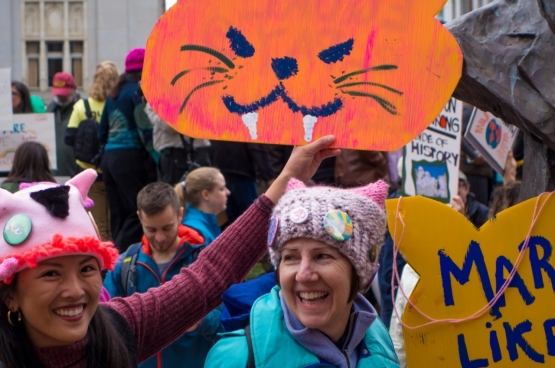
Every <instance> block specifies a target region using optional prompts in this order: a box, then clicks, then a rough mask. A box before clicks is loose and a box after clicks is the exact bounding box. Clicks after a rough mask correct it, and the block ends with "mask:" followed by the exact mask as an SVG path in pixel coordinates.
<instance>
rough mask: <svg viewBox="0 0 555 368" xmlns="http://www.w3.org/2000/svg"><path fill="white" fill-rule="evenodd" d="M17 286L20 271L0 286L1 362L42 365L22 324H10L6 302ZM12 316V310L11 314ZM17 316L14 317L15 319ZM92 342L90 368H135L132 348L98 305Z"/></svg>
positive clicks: (9, 367) (18, 367) (28, 367)
mask: <svg viewBox="0 0 555 368" xmlns="http://www.w3.org/2000/svg"><path fill="white" fill-rule="evenodd" d="M16 288H17V274H16V275H15V277H14V279H13V281H12V283H11V284H9V285H5V284H4V283H1V285H0V315H1V317H0V362H2V364H3V365H4V367H5V368H43V367H44V366H43V365H42V363H41V362H40V359H39V357H38V355H37V353H36V351H35V348H34V347H33V344H32V343H31V341H30V340H29V338H28V337H27V333H26V332H25V327H24V326H23V323H20V324H19V325H17V326H12V325H10V324H9V323H8V319H7V314H8V307H7V306H6V303H5V301H6V300H7V299H8V297H9V296H10V294H11V293H13V292H14V291H15V290H16ZM12 315H13V313H12ZM15 320H16V318H15V317H12V322H15ZM87 335H88V336H89V342H88V344H87V348H86V350H87V351H86V357H87V367H90V368H96V367H100V368H111V367H118V368H120V367H121V368H135V367H136V365H133V363H132V357H130V356H129V353H128V351H129V349H128V348H127V345H126V343H125V341H124V340H123V338H122V336H121V335H120V334H119V333H118V332H117V331H116V329H115V328H114V322H113V321H111V320H110V318H109V317H108V315H107V313H106V312H105V311H104V310H103V308H102V307H100V306H98V307H97V309H96V312H95V313H94V315H93V317H92V319H91V322H90V323H89V328H88V331H87Z"/></svg>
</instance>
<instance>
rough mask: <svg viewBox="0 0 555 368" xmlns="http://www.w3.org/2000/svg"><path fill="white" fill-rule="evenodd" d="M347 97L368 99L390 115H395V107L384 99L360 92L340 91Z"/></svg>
mask: <svg viewBox="0 0 555 368" xmlns="http://www.w3.org/2000/svg"><path fill="white" fill-rule="evenodd" d="M341 92H343V93H345V94H347V95H350V96H354V97H368V98H371V99H373V100H374V101H376V102H377V103H379V104H380V106H381V107H383V109H384V110H385V111H387V112H388V113H390V114H391V115H397V107H395V105H393V104H392V103H391V102H389V101H387V100H386V99H384V98H382V97H380V96H376V95H373V94H371V93H366V92H360V91H341Z"/></svg>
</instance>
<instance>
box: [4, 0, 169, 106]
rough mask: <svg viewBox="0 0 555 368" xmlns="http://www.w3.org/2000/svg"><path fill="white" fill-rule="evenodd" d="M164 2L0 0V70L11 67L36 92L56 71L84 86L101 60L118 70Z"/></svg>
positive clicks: (141, 43)
mask: <svg viewBox="0 0 555 368" xmlns="http://www.w3.org/2000/svg"><path fill="white" fill-rule="evenodd" d="M164 6H165V4H164V0H2V1H1V2H0V50H2V52H1V53H0V68H5V67H10V68H12V79H14V80H21V81H23V82H25V83H26V84H27V85H29V87H30V88H31V89H32V91H33V93H37V94H41V95H48V91H49V89H50V87H51V85H52V77H53V75H54V74H55V73H56V72H59V71H66V72H69V73H72V74H73V75H74V76H75V81H76V83H77V84H78V85H79V86H80V87H86V86H88V85H89V84H90V83H91V81H92V77H93V74H94V69H95V67H96V65H97V64H99V63H100V62H102V61H104V60H111V61H113V62H115V63H116V65H117V66H118V69H119V70H120V71H123V64H124V59H125V56H126V54H127V52H128V51H129V50H130V49H132V48H134V47H144V46H145V44H146V40H147V38H148V35H149V34H150V31H151V29H152V27H153V26H154V24H155V23H156V21H157V20H158V18H159V17H160V16H161V15H162V13H163V12H164Z"/></svg>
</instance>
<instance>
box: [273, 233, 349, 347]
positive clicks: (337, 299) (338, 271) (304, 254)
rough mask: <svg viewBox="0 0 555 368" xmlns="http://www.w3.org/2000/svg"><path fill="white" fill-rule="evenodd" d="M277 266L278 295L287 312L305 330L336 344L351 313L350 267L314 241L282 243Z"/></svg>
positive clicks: (296, 240)
mask: <svg viewBox="0 0 555 368" xmlns="http://www.w3.org/2000/svg"><path fill="white" fill-rule="evenodd" d="M281 257H282V258H281V262H280V264H279V281H280V286H281V292H282V295H283V297H284V299H285V303H286V304H287V306H288V308H289V310H290V311H291V313H293V315H295V317H297V319H298V320H299V321H300V322H301V323H302V324H303V325H305V326H306V327H309V328H313V329H317V330H320V331H322V332H323V333H325V334H326V335H327V336H329V337H330V338H331V339H332V340H333V341H337V340H339V339H340V338H341V336H342V335H343V333H344V331H345V328H346V327H347V322H348V319H349V315H350V312H351V306H352V301H351V302H349V294H350V289H351V277H352V272H353V268H352V266H351V263H350V262H349V261H348V260H347V258H346V257H345V256H343V255H342V254H341V253H340V252H339V251H338V250H336V249H335V248H333V247H331V246H329V245H327V244H325V243H322V242H320V241H317V240H313V239H306V238H297V239H293V240H290V241H288V242H287V243H285V245H284V246H283V249H282V253H281Z"/></svg>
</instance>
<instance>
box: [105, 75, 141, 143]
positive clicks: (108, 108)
mask: <svg viewBox="0 0 555 368" xmlns="http://www.w3.org/2000/svg"><path fill="white" fill-rule="evenodd" d="M138 89H139V84H138V83H137V82H135V81H133V80H131V79H128V80H127V83H126V84H125V85H124V86H123V88H122V89H121V91H120V94H119V96H118V98H117V99H115V100H114V99H113V98H111V97H108V98H107V99H106V105H105V106H104V110H103V111H102V117H101V118H100V125H99V127H98V140H99V142H100V144H101V145H105V147H104V150H105V151H114V150H121V149H139V148H143V147H148V145H149V144H151V142H152V127H150V128H148V127H147V128H146V129H142V128H141V127H140V126H138V124H137V122H136V120H135V112H136V109H141V108H144V104H143V101H142V99H141V97H140V96H139V95H138V94H137V90H138ZM143 141H144V142H143Z"/></svg>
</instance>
